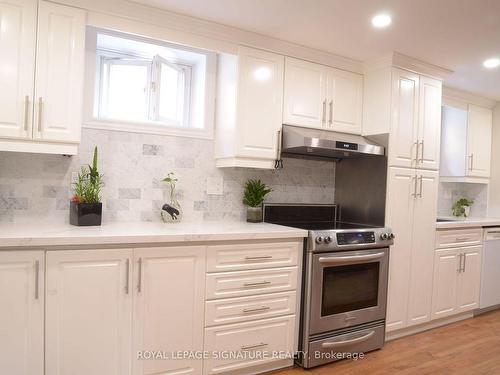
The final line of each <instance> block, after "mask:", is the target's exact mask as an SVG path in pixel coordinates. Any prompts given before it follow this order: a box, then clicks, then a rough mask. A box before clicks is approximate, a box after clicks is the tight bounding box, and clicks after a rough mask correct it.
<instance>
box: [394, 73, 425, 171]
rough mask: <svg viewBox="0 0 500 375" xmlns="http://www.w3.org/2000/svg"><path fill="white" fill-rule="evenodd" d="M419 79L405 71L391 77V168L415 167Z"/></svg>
mask: <svg viewBox="0 0 500 375" xmlns="http://www.w3.org/2000/svg"><path fill="white" fill-rule="evenodd" d="M418 103H419V76H418V75H417V74H414V73H411V72H407V71H405V70H402V69H394V70H393V73H392V104H391V108H392V123H391V136H390V137H389V166H391V167H407V168H408V167H416V156H417V146H418V145H417V135H418V134H417V130H418Z"/></svg>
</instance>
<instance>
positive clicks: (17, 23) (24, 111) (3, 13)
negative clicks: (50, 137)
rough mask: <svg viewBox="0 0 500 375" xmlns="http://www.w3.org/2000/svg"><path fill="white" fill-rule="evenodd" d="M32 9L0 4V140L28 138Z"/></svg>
mask: <svg viewBox="0 0 500 375" xmlns="http://www.w3.org/2000/svg"><path fill="white" fill-rule="evenodd" d="M36 8H37V2H36V1H34V0H3V1H2V2H0V25H1V27H0V67H1V69H0V87H1V89H0V137H7V138H31V113H32V112H31V105H32V104H33V87H34V86H33V74H34V73H33V72H34V69H35V43H36Z"/></svg>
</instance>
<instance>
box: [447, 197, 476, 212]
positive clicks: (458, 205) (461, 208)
mask: <svg viewBox="0 0 500 375" xmlns="http://www.w3.org/2000/svg"><path fill="white" fill-rule="evenodd" d="M473 203H474V201H473V200H472V199H467V198H460V199H459V200H457V201H456V202H455V203H453V207H452V210H453V216H456V217H468V216H469V215H470V207H471V206H472V204H473Z"/></svg>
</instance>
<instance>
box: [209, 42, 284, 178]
mask: <svg viewBox="0 0 500 375" xmlns="http://www.w3.org/2000/svg"><path fill="white" fill-rule="evenodd" d="M284 59H285V58H284V57H283V56H281V55H277V54H275V53H271V52H267V51H261V50H257V49H253V48H248V47H239V50H238V55H237V56H235V55H228V54H221V55H220V56H219V64H218V74H217V79H218V84H217V107H216V151H215V157H216V160H217V161H216V163H217V166H218V167H250V168H267V169H270V168H273V167H274V161H275V160H276V159H277V157H278V144H279V143H280V129H281V125H282V105H283V67H284Z"/></svg>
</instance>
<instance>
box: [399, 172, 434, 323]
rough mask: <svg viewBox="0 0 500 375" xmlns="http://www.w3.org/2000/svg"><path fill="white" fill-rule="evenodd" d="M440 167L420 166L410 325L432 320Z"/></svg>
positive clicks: (414, 236)
mask: <svg viewBox="0 0 500 375" xmlns="http://www.w3.org/2000/svg"><path fill="white" fill-rule="evenodd" d="M438 178H439V172H438V171H423V170H417V191H416V195H417V196H416V198H415V208H414V214H413V236H412V237H413V239H412V248H411V257H410V262H411V271H410V288H409V296H408V324H407V325H408V326H411V325H415V324H421V323H425V322H428V321H430V320H431V300H432V269H433V267H432V265H433V263H434V245H435V238H436V211H437V198H438V185H439V180H438Z"/></svg>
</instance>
